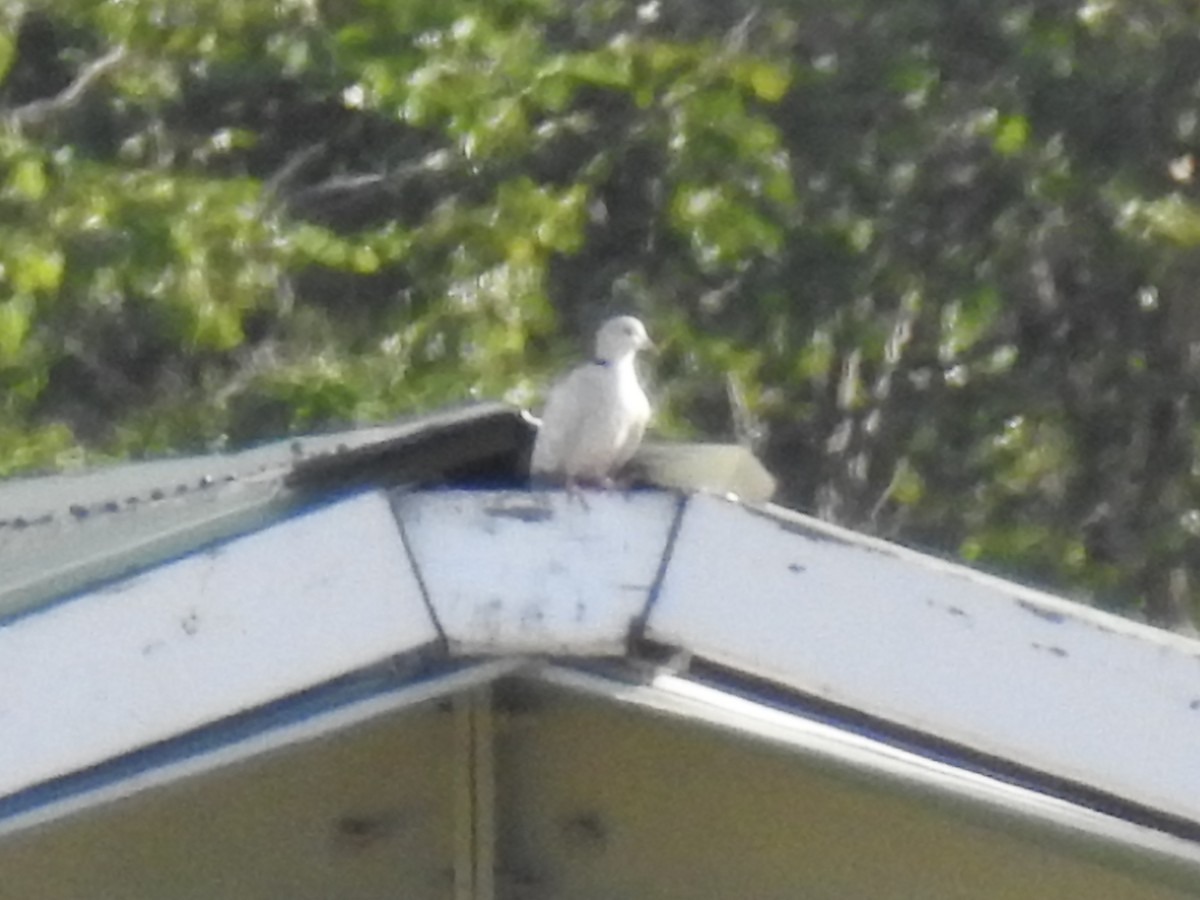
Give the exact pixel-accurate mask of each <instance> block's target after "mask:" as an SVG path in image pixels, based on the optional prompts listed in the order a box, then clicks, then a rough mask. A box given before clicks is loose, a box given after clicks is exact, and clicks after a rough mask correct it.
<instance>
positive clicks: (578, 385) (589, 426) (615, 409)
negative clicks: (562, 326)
mask: <svg viewBox="0 0 1200 900" xmlns="http://www.w3.org/2000/svg"><path fill="white" fill-rule="evenodd" d="M652 346H653V344H652V343H651V342H650V338H649V336H647V334H646V327H645V326H644V325H643V324H642V323H641V322H640V321H638V320H637V319H635V318H634V317H633V316H617V317H616V318H614V319H609V320H608V321H607V322H605V323H604V324H603V325H602V326H601V328H600V330H599V331H598V332H597V333H596V355H595V357H594V358H593V359H592V361H591V362H588V363H584V364H583V365H581V366H579V367H578V368H576V369H574V370H572V371H571V372H570V374H568V375H567V376H566V377H565V378H564V379H563V380H562V381H560V382H559V383H558V384H557V385H555V387H554V388H553V389H552V390H551V391H550V397H549V399H548V400H547V401H546V409H545V411H544V412H543V413H542V425H541V428H539V429H538V434H537V440H536V441H535V442H534V445H533V457H532V459H531V460H530V465H529V470H530V474H531V475H532V476H533V477H534V478H535V479H539V480H561V481H565V482H566V483H567V485H568V486H573V485H575V484H577V483H580V482H583V483H588V484H600V485H608V484H610V483H611V479H612V476H613V475H614V474H615V473H616V472H617V470H618V469H620V468H621V466H623V465H624V464H625V463H626V462H628V461H629V458H630V457H631V456H633V453H634V451H635V450H637V448H638V444H640V443H641V441H642V434H643V433H644V432H645V430H646V424H647V423H648V422H649V421H650V401H649V399H648V398H647V397H646V392H645V391H644V390H642V386H641V384H640V383H639V381H638V376H637V370H636V369H635V368H634V357H635V356H636V355H637V352H638V351H639V350H642V349H645V348H648V347H652Z"/></svg>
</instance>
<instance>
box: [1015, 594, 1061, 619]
mask: <svg viewBox="0 0 1200 900" xmlns="http://www.w3.org/2000/svg"><path fill="white" fill-rule="evenodd" d="M1017 606H1019V607H1021V609H1023V610H1025V612H1027V613H1032V614H1033V615H1035V616H1037V617H1038V618H1039V619H1044V620H1045V621H1047V622H1052V623H1053V624H1055V625H1059V624H1061V623H1063V622H1065V621H1067V616H1066V614H1065V613H1060V612H1058V611H1057V610H1053V609H1047V608H1046V607H1044V606H1038V605H1037V604H1035V603H1031V602H1030V601H1028V600H1023V599H1021V598H1018V599H1017Z"/></svg>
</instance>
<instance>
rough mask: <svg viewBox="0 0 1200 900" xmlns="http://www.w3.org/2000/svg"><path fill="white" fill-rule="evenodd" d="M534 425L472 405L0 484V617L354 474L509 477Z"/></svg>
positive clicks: (505, 410) (239, 527)
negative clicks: (233, 449) (225, 450)
mask: <svg viewBox="0 0 1200 900" xmlns="http://www.w3.org/2000/svg"><path fill="white" fill-rule="evenodd" d="M532 433H533V432H532V426H531V425H530V424H529V423H528V421H526V420H525V419H523V418H522V417H521V415H520V414H519V411H518V410H516V409H515V408H513V407H511V406H508V405H506V404H501V403H481V404H475V405H472V406H468V407H463V408H460V409H452V410H448V411H444V412H441V413H437V414H433V415H425V416H419V417H413V418H411V419H408V420H405V421H402V422H398V423H396V424H393V425H387V426H382V427H375V428H363V429H357V430H353V431H346V432H339V433H335V434H326V435H311V436H305V437H297V438H289V439H287V440H283V441H277V442H274V443H269V444H265V445H263V446H260V447H255V448H252V449H248V450H244V451H241V452H239V453H230V454H222V453H218V454H210V455H204V456H193V457H181V458H176V459H157V460H150V461H145V462H137V463H127V464H122V465H114V466H106V467H101V468H96V469H90V470H85V471H80V472H72V473H68V474H61V475H53V476H49V477H33V478H16V479H10V480H7V481H0V622H2V621H3V620H4V619H5V618H6V617H9V616H12V615H14V614H17V613H20V612H23V611H25V610H28V609H31V608H34V607H36V606H38V605H39V604H41V603H44V602H47V601H49V600H54V599H57V598H60V597H62V596H66V595H69V594H71V593H73V592H74V591H76V590H78V589H80V588H82V587H84V586H86V585H88V584H95V583H97V582H101V581H104V580H107V579H112V578H116V577H119V576H122V575H125V574H128V573H130V572H133V571H137V570H138V569H141V568H145V567H147V566H150V565H153V564H155V563H157V562H161V561H162V560H165V559H169V558H171V557H173V556H177V555H179V554H181V553H187V552H191V551H194V550H195V549H197V548H198V547H202V546H205V545H206V544H209V543H212V542H214V541H219V540H225V539H228V538H230V537H232V536H234V535H236V534H240V533H244V532H247V531H250V530H253V529H256V528H261V527H264V526H266V525H268V524H270V523H271V522H273V521H278V520H279V519H281V518H282V517H284V516H286V515H288V514H289V512H290V511H291V510H293V509H295V508H297V507H298V506H300V505H303V504H304V503H306V502H308V501H309V500H310V499H311V498H312V497H313V496H314V495H319V494H325V495H329V494H336V493H337V492H338V491H339V490H345V489H347V488H349V487H351V486H353V484H354V483H356V482H363V481H369V480H382V481H385V482H386V481H389V480H390V481H394V482H404V481H408V482H427V481H431V480H435V479H446V478H458V477H464V476H465V475H474V476H477V477H479V478H480V479H481V480H483V481H485V482H486V481H488V480H490V481H493V482H495V481H500V480H508V481H509V482H512V481H513V480H514V479H515V473H516V471H517V469H518V462H519V458H520V456H521V455H522V454H523V453H525V452H527V445H528V443H529V441H530V439H531V435H532Z"/></svg>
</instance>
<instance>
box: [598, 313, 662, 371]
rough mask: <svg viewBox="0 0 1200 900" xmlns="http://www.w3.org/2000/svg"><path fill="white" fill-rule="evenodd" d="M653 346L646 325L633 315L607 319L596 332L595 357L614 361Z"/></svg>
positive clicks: (605, 360)
mask: <svg viewBox="0 0 1200 900" xmlns="http://www.w3.org/2000/svg"><path fill="white" fill-rule="evenodd" d="M653 346H654V342H653V341H651V340H650V335H648V334H646V326H645V325H643V324H642V323H641V321H640V320H638V319H635V318H634V317H633V316H617V317H616V318H612V319H609V320H608V321H607V322H605V323H604V324H603V325H601V326H600V330H599V331H597V332H596V359H599V360H603V361H604V362H610V363H615V362H618V361H619V360H622V359H625V358H626V357H631V356H633V354H635V353H637V352H638V351H639V350H649V349H651V348H652V347H653Z"/></svg>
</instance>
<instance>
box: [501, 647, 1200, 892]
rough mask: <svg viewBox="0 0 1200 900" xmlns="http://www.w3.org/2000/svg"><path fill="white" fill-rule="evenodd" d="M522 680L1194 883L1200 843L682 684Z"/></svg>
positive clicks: (567, 677) (1172, 880) (548, 671)
mask: <svg viewBox="0 0 1200 900" xmlns="http://www.w3.org/2000/svg"><path fill="white" fill-rule="evenodd" d="M522 675H523V676H524V677H527V678H530V679H533V680H536V681H540V682H542V683H545V684H547V685H551V686H553V687H556V688H562V689H565V690H568V691H572V692H577V693H583V694H586V695H589V696H593V697H598V698H602V699H605V700H612V701H615V702H617V703H620V704H623V705H628V706H632V707H636V708H639V709H643V710H646V711H648V712H650V713H652V714H656V715H666V716H669V717H671V718H677V719H683V720H687V721H692V722H702V723H704V724H706V725H709V726H712V727H715V728H717V729H720V730H722V731H725V732H728V733H730V734H732V735H734V736H736V737H739V738H742V739H746V740H752V741H756V742H765V743H768V744H770V745H773V746H776V747H780V748H782V749H784V750H786V751H788V752H794V753H797V754H800V755H803V756H805V757H806V758H808V759H810V760H812V761H813V762H814V763H816V764H818V765H821V766H823V767H827V768H828V769H830V770H831V771H835V772H837V773H839V774H841V775H843V776H847V777H850V778H853V779H855V780H858V781H862V782H866V783H869V784H873V785H883V786H885V787H886V788H887V789H890V790H893V791H898V792H900V793H903V794H907V795H913V796H923V797H928V798H930V799H932V800H933V801H935V802H939V803H940V804H941V805H942V806H943V808H950V809H954V810H956V811H957V812H958V813H959V814H961V815H963V816H964V817H966V818H967V819H969V820H971V821H973V822H975V823H976V824H983V825H986V826H989V827H995V826H996V824H997V818H996V817H997V816H1000V817H1002V818H1003V820H1004V821H1005V822H1006V823H1007V827H1008V828H1009V829H1010V830H1013V831H1015V832H1017V833H1020V834H1023V835H1025V836H1026V837H1027V838H1028V839H1030V840H1033V841H1041V840H1044V839H1052V840H1054V841H1056V842H1059V843H1060V844H1062V845H1063V846H1064V848H1067V849H1070V850H1073V851H1074V852H1076V853H1078V854H1079V855H1080V856H1083V857H1085V858H1088V859H1090V860H1091V861H1093V862H1095V863H1097V864H1100V865H1103V866H1106V867H1115V868H1119V869H1121V870H1122V871H1137V872H1139V873H1141V874H1144V875H1147V876H1149V877H1153V878H1155V879H1157V880H1160V881H1162V882H1163V883H1166V884H1170V885H1172V886H1174V887H1178V888H1184V889H1187V890H1188V891H1194V890H1195V887H1196V884H1197V879H1200V846H1197V845H1196V844H1195V843H1194V842H1192V841H1189V840H1186V839H1184V838H1181V837H1176V836H1174V835H1171V834H1167V833H1164V832H1161V831H1158V830H1156V829H1153V828H1149V827H1146V826H1143V825H1139V824H1136V823H1132V822H1129V821H1126V820H1124V819H1121V818H1118V817H1115V816H1110V815H1107V814H1105V813H1102V812H1098V811H1096V810H1092V809H1089V808H1087V807H1084V806H1080V805H1078V804H1076V803H1072V802H1070V801H1068V800H1063V799H1060V798H1057V797H1052V796H1048V795H1046V794H1043V793H1041V792H1039V791H1036V790H1033V789H1031V788H1027V787H1023V786H1020V785H1014V784H1010V783H1008V782H1005V781H1002V780H999V779H996V778H993V777H990V776H988V775H985V774H981V773H977V772H972V771H969V770H964V769H961V768H959V767H957V766H955V765H952V764H950V763H946V762H941V761H938V760H932V759H930V758H928V757H926V756H922V755H920V754H918V753H914V752H912V751H909V750H905V749H901V748H897V747H894V746H892V745H889V744H887V743H884V742H881V741H877V740H874V739H872V738H870V737H866V736H864V735H860V734H855V733H852V732H847V731H845V730H843V729H841V728H838V727H836V726H834V725H829V724H826V723H822V722H817V721H813V720H811V719H808V718H806V717H804V716H802V715H796V714H793V713H789V712H785V711H783V710H779V709H776V708H773V707H769V706H765V705H762V704H759V703H755V702H753V701H751V700H747V699H744V698H741V697H736V696H733V695H730V694H728V693H726V692H724V691H721V690H719V689H716V688H712V687H709V686H706V685H701V684H698V683H696V682H694V681H690V680H689V679H687V678H686V677H680V676H676V675H673V674H670V673H667V672H663V673H660V674H657V675H655V676H653V677H652V678H651V679H650V680H649V681H648V682H646V683H641V684H639V683H630V682H627V681H621V680H616V679H612V678H606V677H603V676H602V675H598V674H595V673H592V672H588V671H583V670H580V669H576V668H571V667H569V665H563V664H557V663H549V664H546V665H543V666H541V667H537V668H529V669H526V670H525V671H524V672H523V673H522ZM947 804H948V806H947Z"/></svg>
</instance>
